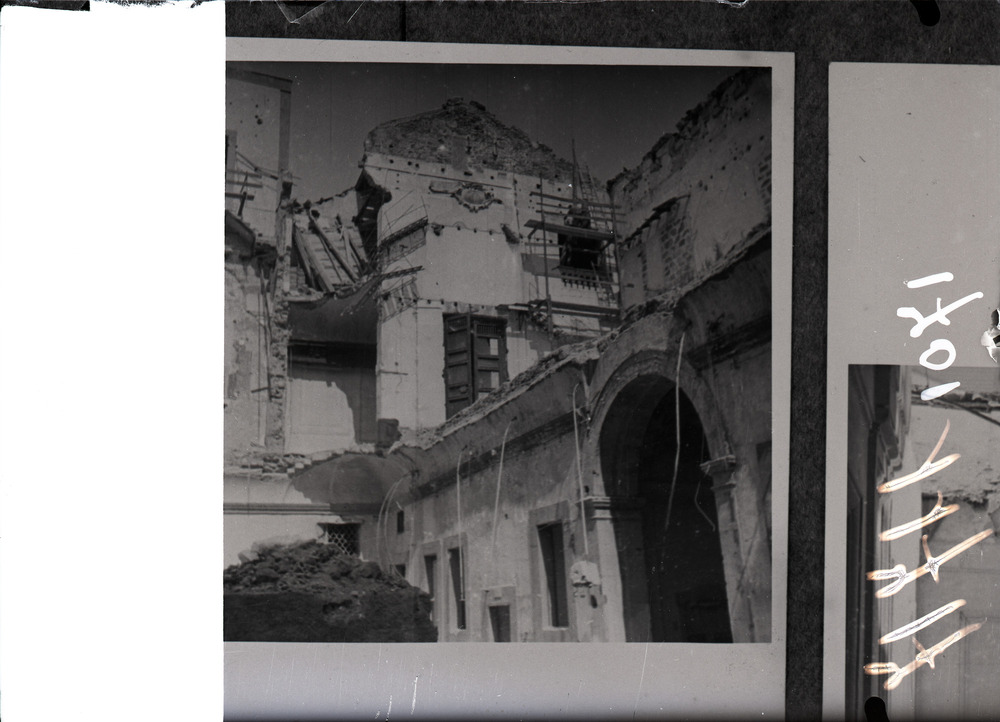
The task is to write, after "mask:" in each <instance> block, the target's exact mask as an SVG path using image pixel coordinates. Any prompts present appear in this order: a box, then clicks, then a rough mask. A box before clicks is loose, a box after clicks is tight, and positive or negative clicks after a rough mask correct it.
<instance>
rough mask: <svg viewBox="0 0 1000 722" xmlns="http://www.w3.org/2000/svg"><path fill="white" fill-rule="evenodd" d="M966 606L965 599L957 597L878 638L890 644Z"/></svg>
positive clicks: (880, 642)
mask: <svg viewBox="0 0 1000 722" xmlns="http://www.w3.org/2000/svg"><path fill="white" fill-rule="evenodd" d="M964 606H965V600H964V599H956V600H955V601H953V602H948V603H947V604H945V605H943V606H940V607H938V608H937V609H935V610H934V611H933V612H930V613H929V614H925V615H924V616H922V617H921V618H920V619H915V620H913V621H912V622H910V623H909V624H904V625H903V626H902V627H900V628H899V629H894V630H892V631H891V632H889V633H888V634H887V635H885V636H884V637H882V638H881V639H880V640H878V643H879V644H889V643H890V642H895V641H898V640H900V639H906V638H907V637H909V636H910V635H911V634H916V633H917V632H919V631H920V630H921V629H923V628H925V627H929V626H930V625H932V624H934V622H936V621H937V620H939V619H940V618H941V617H943V616H945V615H948V614H951V613H952V612H954V611H955V610H956V609H959V608H961V607H964Z"/></svg>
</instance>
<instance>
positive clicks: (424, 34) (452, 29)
mask: <svg viewBox="0 0 1000 722" xmlns="http://www.w3.org/2000/svg"><path fill="white" fill-rule="evenodd" d="M321 5H323V3H296V4H295V5H294V6H292V7H291V10H292V12H294V13H295V15H296V16H298V17H300V18H301V20H300V21H299V22H298V23H294V24H293V23H289V22H288V20H287V19H286V18H285V16H284V15H283V14H282V12H281V10H280V8H279V7H278V6H277V5H276V4H275V3H273V2H253V3H249V2H230V3H228V4H227V7H226V33H227V35H229V36H234V37H235V36H243V37H277V38H334V39H345V40H387V41H403V40H405V41H410V42H439V43H458V42H461V43H510V44H528V45H588V46H605V47H616V46H618V47H648V48H691V49H715V50H762V51H779V52H793V53H795V96H796V97H795V145H794V148H795V172H794V206H793V208H794V211H793V212H794V251H793V256H792V268H793V275H792V303H793V308H792V409H791V428H792V436H791V459H790V467H789V472H790V480H791V482H790V489H789V510H788V513H789V528H788V539H789V547H788V569H789V579H788V658H787V659H788V664H787V669H788V672H787V679H786V686H785V706H786V714H787V718H788V719H789V720H796V719H819V718H820V710H821V704H822V685H823V613H822V610H823V569H824V563H823V551H824V550H823V544H824V533H825V517H824V512H825V494H826V490H825V484H824V479H825V470H826V462H825V436H826V349H827V341H826V323H827V308H826V293H827V190H828V186H827V169H828V168H827V166H828V164H827V141H828V120H829V119H828V110H829V108H828V89H827V82H828V75H829V64H830V63H831V62H878V63H949V64H974V65H979V64H998V63H1000V2H997V1H996V0H983V1H979V0H961V1H960V0H951V1H949V2H941V3H940V4H937V3H934V2H923V1H921V0H916V1H907V0H891V1H890V0H886V1H877V2H870V1H868V0H853V1H852V0H846V1H845V0H838V1H832V2H831V1H826V0H800V1H798V2H782V1H780V0H749V2H747V3H746V4H745V5H743V6H736V5H730V4H724V3H720V2H711V0H703V1H699V0H691V1H688V2H682V1H668V0H661V1H657V0H646V1H642V0H633V1H631V2H582V3H581V2H554V1H548V2H535V3H524V2H502V1H500V0H497V1H495V2H489V1H486V2H460V1H457V0H442V1H440V2H408V3H400V2H377V1H369V2H347V1H346V0H340V1H339V2H331V3H327V4H326V6H325V7H322V8H321V9H319V10H318V11H316V12H314V13H312V14H310V15H306V16H304V17H303V13H305V12H307V11H308V10H309V9H313V8H319V6H321ZM955 112H961V111H960V109H956V110H955ZM776 551H778V552H779V553H780V550H776Z"/></svg>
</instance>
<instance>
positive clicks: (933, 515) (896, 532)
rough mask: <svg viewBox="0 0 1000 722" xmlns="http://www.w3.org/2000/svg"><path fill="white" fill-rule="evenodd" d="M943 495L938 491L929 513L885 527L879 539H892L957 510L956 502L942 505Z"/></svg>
mask: <svg viewBox="0 0 1000 722" xmlns="http://www.w3.org/2000/svg"><path fill="white" fill-rule="evenodd" d="M943 504H944V497H943V496H942V495H941V492H940V491H939V492H938V500H937V504H935V505H934V508H933V509H931V511H930V513H929V514H927V515H926V516H922V517H920V518H919V519H914V520H913V521H910V522H907V523H906V524H900V525H899V526H895V527H893V528H892V529H887V530H886V531H884V532H882V533H881V534H879V535H878V538H879V540H880V541H893V540H894V539H899V538H900V537H904V536H906V535H907V534H911V533H912V532H915V531H916V530H917V529H922V528H924V527H925V526H927V525H929V524H933V523H934V522H936V521H937V520H938V519H943V518H944V517H946V516H948V515H949V514H954V513H955V512H956V511H958V504H949V505H948V506H943Z"/></svg>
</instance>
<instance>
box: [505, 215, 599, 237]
mask: <svg viewBox="0 0 1000 722" xmlns="http://www.w3.org/2000/svg"><path fill="white" fill-rule="evenodd" d="M524 225H526V226H527V227H528V228H540V229H542V230H543V231H552V232H553V233H562V234H565V235H567V236H572V237H573V238H587V239H591V240H595V241H613V240H614V238H615V234H614V233H610V232H608V231H595V230H593V229H592V228H577V227H576V226H566V225H563V224H562V223H551V222H550V221H539V220H535V219H534V218H531V219H529V220H528V222H527V223H525V224H524Z"/></svg>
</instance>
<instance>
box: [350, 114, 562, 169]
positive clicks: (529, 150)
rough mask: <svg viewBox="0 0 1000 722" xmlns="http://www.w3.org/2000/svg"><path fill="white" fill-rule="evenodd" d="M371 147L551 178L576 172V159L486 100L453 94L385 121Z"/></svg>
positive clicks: (368, 146) (368, 145)
mask: <svg viewBox="0 0 1000 722" xmlns="http://www.w3.org/2000/svg"><path fill="white" fill-rule="evenodd" d="M365 151H366V152H375V153H383V154H386V155H394V156H402V157H404V158H413V159H415V160H417V159H419V160H422V161H429V162H441V163H444V164H447V165H450V166H453V167H456V168H460V169H461V168H465V167H469V166H482V167H487V168H495V169H497V170H505V171H509V172H514V173H524V174H525V175H531V176H542V177H543V178H546V179H550V180H567V179H570V178H572V176H573V166H572V164H571V163H569V162H568V161H566V160H563V159H562V158H559V157H558V156H557V155H556V154H555V153H554V152H553V151H552V149H550V148H549V147H547V146H545V145H542V144H541V143H535V142H534V141H532V140H531V138H529V137H528V135H527V134H526V133H524V132H523V131H521V130H519V129H517V128H513V127H511V126H508V125H505V124H504V123H502V122H501V121H500V120H499V119H497V117H496V116H494V115H493V114H492V113H490V112H489V111H487V110H486V108H485V107H484V106H482V105H481V104H479V103H477V102H475V101H467V100H463V99H461V98H453V99H451V100H449V101H448V102H446V103H445V104H444V106H442V107H441V108H440V109H439V110H434V111H431V112H428V113H421V114H420V115H415V116H412V117H409V118H404V119H401V120H393V121H389V122H388V123H383V124H382V125H380V126H378V127H377V128H375V129H374V130H373V131H371V132H370V133H369V134H368V137H367V138H366V139H365Z"/></svg>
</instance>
